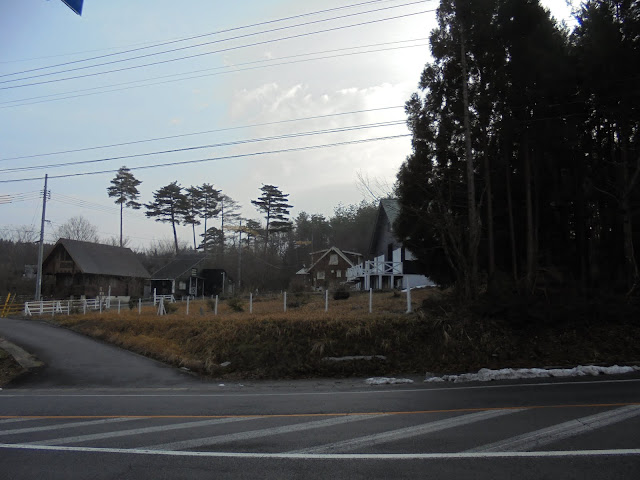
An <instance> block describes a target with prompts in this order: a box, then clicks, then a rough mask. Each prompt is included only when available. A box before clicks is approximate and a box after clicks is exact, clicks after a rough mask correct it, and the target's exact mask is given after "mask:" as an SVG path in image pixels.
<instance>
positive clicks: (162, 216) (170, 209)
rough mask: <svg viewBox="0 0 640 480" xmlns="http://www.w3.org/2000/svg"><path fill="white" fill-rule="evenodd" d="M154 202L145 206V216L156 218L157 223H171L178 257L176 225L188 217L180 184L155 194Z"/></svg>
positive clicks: (171, 185) (168, 186)
mask: <svg viewBox="0 0 640 480" xmlns="http://www.w3.org/2000/svg"><path fill="white" fill-rule="evenodd" d="M153 198H154V200H153V202H152V203H148V204H145V207H146V209H147V211H146V212H145V215H146V216H147V217H149V218H151V217H156V222H161V223H171V227H172V228H173V241H174V245H175V247H176V255H177V254H178V253H179V247H178V235H177V233H176V224H180V223H181V222H183V221H184V219H185V217H186V216H187V215H188V207H187V198H186V195H185V194H184V193H183V192H182V187H181V186H180V185H178V182H172V183H170V184H169V185H167V186H164V187H162V188H160V189H159V190H158V191H156V192H154V193H153Z"/></svg>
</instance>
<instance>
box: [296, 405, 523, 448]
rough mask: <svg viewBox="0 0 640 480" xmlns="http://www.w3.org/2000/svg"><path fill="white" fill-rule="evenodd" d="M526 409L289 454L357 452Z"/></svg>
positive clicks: (482, 414)
mask: <svg viewBox="0 0 640 480" xmlns="http://www.w3.org/2000/svg"><path fill="white" fill-rule="evenodd" d="M522 410H525V409H509V410H489V411H484V412H477V413H471V414H468V415H461V416H457V417H451V418H446V419H444V420H437V421H435V422H429V423H423V424H421V425H415V426H412V427H406V428H400V429H397V430H391V431H388V432H382V433H375V434H372V435H367V436H364V437H358V438H353V439H350V440H343V441H341V442H335V443H328V444H325V445H318V446H315V447H309V448H303V449H300V450H294V451H292V452H288V453H314V454H315V453H335V452H347V451H351V450H355V449H357V448H363V447H371V446H374V445H378V444H380V443H387V442H393V441H396V440H402V439H404V438H411V437H416V436H418V435H424V434H427V433H433V432H438V431H441V430H446V429H448V428H454V427H460V426H463V425H469V424H471V423H475V422H480V421H482V420H489V419H491V418H496V417H500V416H503V415H507V414H510V413H516V412H521V411H522Z"/></svg>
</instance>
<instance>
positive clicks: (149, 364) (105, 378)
mask: <svg viewBox="0 0 640 480" xmlns="http://www.w3.org/2000/svg"><path fill="white" fill-rule="evenodd" d="M0 336H1V337H4V338H6V339H7V340H9V341H10V342H13V343H15V344H17V345H19V346H20V347H22V348H24V349H25V350H27V351H28V352H29V353H31V354H33V355H35V356H36V357H37V358H38V359H40V360H41V361H42V362H44V364H45V366H44V367H43V368H42V369H39V370H37V371H35V372H33V373H32V374H30V375H27V376H25V377H23V378H22V379H21V380H20V381H19V383H18V385H19V386H20V387H34V388H36V387H37V388H51V387H57V388H61V387H81V388H84V387H181V386H193V385H197V384H198V383H200V382H199V380H197V379H196V378H194V377H193V376H191V375H189V374H188V373H186V372H183V371H180V370H179V369H176V368H173V367H169V366H167V365H165V364H163V363H161V362H156V361H154V360H150V359H148V358H145V357H143V356H141V355H137V354H135V353H132V352H129V351H127V350H123V349H121V348H118V347H115V346H112V345H108V344H105V343H102V342H99V341H96V340H93V339H90V338H88V337H85V336H84V335H80V334H78V333H75V332H72V331H70V330H67V329H64V328H61V327H56V326H55V325H51V324H48V323H45V322H42V321H38V320H22V319H12V318H0Z"/></svg>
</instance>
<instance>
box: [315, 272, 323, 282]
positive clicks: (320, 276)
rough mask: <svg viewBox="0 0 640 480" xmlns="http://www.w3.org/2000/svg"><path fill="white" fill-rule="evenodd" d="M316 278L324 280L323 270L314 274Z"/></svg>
mask: <svg viewBox="0 0 640 480" xmlns="http://www.w3.org/2000/svg"><path fill="white" fill-rule="evenodd" d="M316 278H317V279H318V280H324V272H318V274H317V275H316Z"/></svg>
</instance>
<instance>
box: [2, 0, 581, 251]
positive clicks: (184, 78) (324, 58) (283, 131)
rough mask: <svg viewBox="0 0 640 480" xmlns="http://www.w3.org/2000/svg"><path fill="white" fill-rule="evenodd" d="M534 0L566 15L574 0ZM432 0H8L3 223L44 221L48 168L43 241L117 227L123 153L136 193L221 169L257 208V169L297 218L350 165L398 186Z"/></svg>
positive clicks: (356, 195) (134, 224)
mask: <svg viewBox="0 0 640 480" xmlns="http://www.w3.org/2000/svg"><path fill="white" fill-rule="evenodd" d="M542 3H543V4H544V5H545V6H547V7H548V8H550V10H551V12H552V14H553V15H554V16H556V18H559V19H566V18H568V16H569V13H570V8H569V7H568V6H567V4H566V1H565V0H545V1H543V2H542ZM437 4H438V2H437V1H434V0H423V1H416V0H322V1H320V0H307V1H305V2H300V1H294V0H260V1H258V0H243V1H237V2H228V1H219V0H190V1H189V2H176V1H175V0H135V1H130V0H128V1H125V0H110V1H108V2H105V1H98V0H85V2H84V10H83V13H82V16H78V15H76V14H75V13H73V12H72V11H71V10H70V9H69V8H68V7H67V6H66V5H65V4H64V3H63V2H62V1H60V0H48V1H47V0H21V1H19V2H16V1H10V0H0V231H3V230H4V231H5V232H12V231H14V230H18V229H20V228H23V226H25V225H26V226H29V228H31V229H32V230H34V231H39V228H40V218H41V209H42V199H41V196H40V192H41V191H42V189H43V187H44V175H45V174H47V175H49V177H50V178H49V183H48V190H49V191H50V192H51V193H50V200H49V201H48V202H47V211H46V218H47V224H46V228H45V240H46V241H48V242H55V241H56V240H57V238H56V236H55V233H54V232H55V229H56V228H57V227H58V226H60V225H61V224H63V223H65V222H66V221H67V220H68V219H69V218H71V217H73V216H78V215H82V216H83V217H85V218H86V219H88V220H89V221H90V222H91V223H93V224H94V225H96V227H97V228H98V231H99V235H100V237H101V238H103V239H108V238H112V237H117V236H118V231H119V207H118V206H117V205H115V204H114V203H113V199H111V198H109V197H108V196H107V187H108V186H109V184H110V181H111V179H112V178H113V177H114V175H115V171H116V170H117V169H118V168H119V167H121V166H123V165H126V166H127V167H129V168H131V169H132V172H133V174H134V175H135V176H136V178H138V179H139V180H140V181H141V182H142V184H141V185H140V187H139V190H140V201H141V202H143V203H148V202H151V201H152V200H153V192H154V191H157V190H158V189H159V188H161V187H163V186H165V185H167V184H169V183H171V182H173V181H177V182H178V183H179V184H180V185H181V186H183V187H189V186H192V185H201V184H203V183H210V184H213V185H214V186H215V187H216V188H218V189H221V190H222V191H223V193H225V194H227V195H229V196H230V197H231V198H233V199H234V200H236V201H237V202H239V203H240V204H241V205H242V207H243V208H242V214H243V216H244V217H246V218H252V219H257V220H259V219H260V214H259V212H257V211H256V210H255V208H254V207H253V206H252V205H251V200H252V199H256V198H258V196H259V195H260V187H261V186H262V185H264V184H271V185H276V186H278V187H279V188H280V189H281V190H282V191H283V192H284V193H286V194H289V201H290V203H291V204H292V205H293V208H292V209H291V216H292V218H295V216H296V215H297V214H298V213H299V212H301V211H306V212H307V213H318V214H323V215H325V216H326V217H329V216H331V215H332V214H333V212H334V208H335V207H336V206H337V205H338V204H343V205H348V204H354V203H358V202H360V201H361V200H362V199H363V198H365V195H366V193H364V192H363V189H362V188H361V187H360V186H359V183H358V177H359V176H361V177H365V178H370V179H372V180H373V181H374V183H375V181H379V182H382V183H386V184H393V182H394V181H395V176H396V173H397V171H398V168H399V167H400V165H401V164H402V162H403V161H404V160H405V158H406V156H407V155H408V154H409V153H410V151H411V143H410V137H409V136H408V134H409V132H408V130H407V127H406V125H405V116H404V110H403V105H404V103H405V102H406V101H407V100H408V99H409V97H410V95H411V93H412V92H414V91H415V90H416V89H417V84H418V80H419V77H420V73H421V71H422V69H423V67H424V65H425V63H427V62H428V61H429V47H428V36H429V33H430V31H431V30H432V29H433V28H434V26H435V9H436V8H437ZM123 157H125V158H123ZM69 163H74V164H72V165H62V166H60V164H69ZM166 164H173V165H166ZM56 165H57V166H56ZM162 165H165V166H162ZM16 169H19V170H16ZM65 175H67V176H65ZM56 177H58V178H56ZM19 180H20V181H19ZM367 199H368V200H370V198H367ZM124 235H125V237H128V238H129V245H130V246H131V247H133V248H136V249H143V248H146V247H149V246H150V245H151V244H153V243H154V242H158V241H163V240H166V239H168V238H170V237H171V227H170V226H169V225H167V224H161V223H158V222H155V221H154V220H153V219H148V218H146V217H145V215H144V209H143V210H138V211H133V210H127V211H126V213H125V217H124ZM179 236H180V238H181V239H183V240H185V241H188V240H189V238H190V229H189V228H188V227H179Z"/></svg>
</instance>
